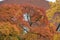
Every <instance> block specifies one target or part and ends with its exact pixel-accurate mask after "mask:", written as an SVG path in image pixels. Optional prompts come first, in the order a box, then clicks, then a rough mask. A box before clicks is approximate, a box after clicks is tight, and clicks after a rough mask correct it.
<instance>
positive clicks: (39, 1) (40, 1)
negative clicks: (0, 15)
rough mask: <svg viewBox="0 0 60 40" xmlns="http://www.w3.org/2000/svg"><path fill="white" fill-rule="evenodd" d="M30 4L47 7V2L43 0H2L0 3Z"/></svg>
mask: <svg viewBox="0 0 60 40" xmlns="http://www.w3.org/2000/svg"><path fill="white" fill-rule="evenodd" d="M5 3H7V4H32V5H36V6H39V7H44V8H45V9H48V8H49V4H48V2H47V1H45V0H4V1H3V2H0V4H5Z"/></svg>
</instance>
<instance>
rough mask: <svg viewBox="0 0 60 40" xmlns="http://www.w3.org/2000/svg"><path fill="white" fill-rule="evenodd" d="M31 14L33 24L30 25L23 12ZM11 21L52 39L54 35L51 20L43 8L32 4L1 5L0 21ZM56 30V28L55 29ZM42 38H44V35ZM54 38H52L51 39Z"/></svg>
mask: <svg viewBox="0 0 60 40" xmlns="http://www.w3.org/2000/svg"><path fill="white" fill-rule="evenodd" d="M25 13H27V14H29V15H30V16H31V18H30V21H29V22H31V23H32V25H31V26H30V24H29V22H27V21H25V20H24V18H23V14H25ZM7 21H8V22H10V23H12V24H16V25H19V24H20V25H23V26H26V27H28V28H29V29H30V32H33V33H38V34H39V35H43V36H44V37H46V38H48V39H47V40H49V39H51V38H52V36H53V33H52V32H51V31H53V29H52V30H51V28H50V27H49V22H48V19H47V17H46V14H45V12H44V9H43V8H38V7H35V6H31V5H16V4H4V5H1V6H0V22H7ZM54 30H55V29H54ZM40 38H42V39H41V40H44V39H43V37H40ZM51 40H52V39H51Z"/></svg>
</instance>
